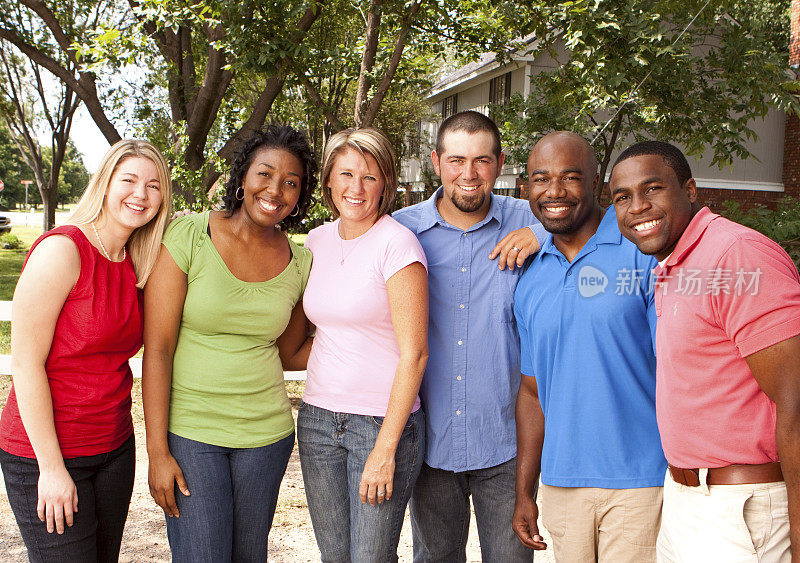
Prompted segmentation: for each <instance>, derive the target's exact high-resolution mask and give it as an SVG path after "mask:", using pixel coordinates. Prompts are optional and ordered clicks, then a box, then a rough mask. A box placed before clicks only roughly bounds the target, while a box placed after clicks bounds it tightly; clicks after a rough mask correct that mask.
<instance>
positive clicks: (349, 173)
mask: <svg viewBox="0 0 800 563" xmlns="http://www.w3.org/2000/svg"><path fill="white" fill-rule="evenodd" d="M339 175H340V176H347V177H348V178H351V177H352V176H353V174H352V173H351V172H347V171H344V172H339Z"/></svg>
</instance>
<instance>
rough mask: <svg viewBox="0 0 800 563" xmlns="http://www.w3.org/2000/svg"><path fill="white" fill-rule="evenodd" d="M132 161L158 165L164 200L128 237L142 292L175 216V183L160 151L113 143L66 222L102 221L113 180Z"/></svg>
mask: <svg viewBox="0 0 800 563" xmlns="http://www.w3.org/2000/svg"><path fill="white" fill-rule="evenodd" d="M132 157H142V158H146V159H148V160H150V161H151V162H152V163H153V164H155V166H156V170H157V171H158V181H159V183H160V184H161V185H160V188H161V198H162V199H161V207H160V208H159V210H158V213H157V214H156V216H155V217H154V218H153V219H151V220H150V221H148V222H147V223H146V224H145V225H142V226H141V227H139V228H137V229H135V230H134V231H133V232H132V233H131V236H130V237H128V243H127V247H128V252H129V253H130V255H131V260H132V261H133V269H134V271H135V272H136V287H138V288H142V287H144V284H145V283H147V278H149V277H150V273H151V272H152V271H153V266H154V265H155V263H156V258H157V257H158V253H159V250H160V248H161V237H162V236H163V234H164V231H165V230H166V228H167V224H168V223H169V218H170V216H171V215H172V180H171V179H170V173H169V167H168V166H167V161H166V160H164V156H163V155H162V154H161V151H159V150H158V149H157V148H156V147H155V146H153V145H152V144H151V143H148V142H147V141H142V140H139V139H122V140H121V141H117V142H116V143H114V145H113V146H112V147H111V148H110V149H108V152H107V153H106V154H105V156H104V157H103V160H101V161H100V165H99V166H98V168H97V171H96V172H95V173H94V174H93V175H92V179H91V180H89V184H88V185H87V186H86V191H85V192H83V195H82V196H81V199H80V201H78V205H77V206H76V207H75V209H74V210H73V212H72V215H70V217H69V219H67V223H69V224H71V225H89V224H91V223H93V222H95V221H97V220H98V219H102V218H103V203H104V202H105V198H106V192H107V191H108V185H109V184H110V183H111V177H112V176H113V175H114V171H115V170H116V169H117V167H118V166H119V165H120V163H121V162H122V161H123V160H125V159H127V158H132Z"/></svg>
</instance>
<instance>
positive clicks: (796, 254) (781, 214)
mask: <svg viewBox="0 0 800 563" xmlns="http://www.w3.org/2000/svg"><path fill="white" fill-rule="evenodd" d="M722 205H723V207H724V208H725V210H724V211H723V212H722V215H724V216H725V217H727V218H728V219H730V220H731V221H736V222H737V223H741V224H742V225H744V226H746V227H750V228H751V229H755V230H756V231H758V232H760V233H762V234H764V235H766V236H768V237H769V238H771V239H772V240H774V241H775V242H777V243H778V244H780V245H781V246H782V247H783V248H784V250H786V252H788V253H789V256H791V257H792V260H794V263H795V266H797V267H798V269H800V200H798V199H796V198H793V197H789V196H786V197H784V198H783V199H781V200H780V201H779V202H778V205H777V207H776V208H775V209H774V210H772V209H769V208H767V207H765V206H763V205H756V206H755V207H753V208H752V209H750V210H749V211H743V210H742V208H741V206H740V205H739V203H738V202H736V201H730V200H729V201H725V202H723V204H722Z"/></svg>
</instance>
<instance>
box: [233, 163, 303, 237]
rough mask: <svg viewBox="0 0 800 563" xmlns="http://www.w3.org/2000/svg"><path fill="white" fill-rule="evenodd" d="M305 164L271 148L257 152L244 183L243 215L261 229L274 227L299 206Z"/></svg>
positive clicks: (243, 180)
mask: <svg viewBox="0 0 800 563" xmlns="http://www.w3.org/2000/svg"><path fill="white" fill-rule="evenodd" d="M302 181H303V164H302V163H301V162H300V159H299V158H297V157H296V156H295V155H293V154H292V153H290V152H289V151H286V150H283V149H276V148H272V147H262V148H260V149H258V150H256V152H255V154H254V155H253V161H252V162H251V163H250V167H249V168H248V169H247V173H246V174H245V175H244V178H243V179H242V188H243V190H244V200H243V201H242V207H241V208H240V210H241V211H244V213H246V215H247V217H248V218H249V219H250V220H252V221H253V222H254V223H256V224H257V225H259V226H262V227H274V226H275V225H276V224H278V223H279V222H280V221H281V220H282V219H284V218H285V217H286V216H287V215H289V214H290V213H291V212H292V210H294V207H295V205H297V200H298V198H299V197H300V186H301V183H302Z"/></svg>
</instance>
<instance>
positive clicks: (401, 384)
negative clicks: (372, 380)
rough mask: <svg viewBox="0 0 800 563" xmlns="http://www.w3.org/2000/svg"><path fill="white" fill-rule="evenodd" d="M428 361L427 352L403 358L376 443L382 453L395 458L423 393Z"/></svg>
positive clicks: (399, 364) (396, 373) (399, 363)
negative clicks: (412, 410) (415, 404)
mask: <svg viewBox="0 0 800 563" xmlns="http://www.w3.org/2000/svg"><path fill="white" fill-rule="evenodd" d="M427 360H428V356H427V352H423V351H419V352H417V353H413V354H409V355H407V356H401V358H400V361H399V362H398V364H397V370H396V371H395V376H394V381H393V382H392V390H391V392H390V393H389V406H388V407H387V409H386V416H385V417H384V420H383V424H382V425H381V430H380V432H379V433H378V439H377V440H376V442H375V449H381V450H382V451H384V452H387V453H391V454H392V455H394V452H395V450H396V449H397V444H398V442H399V441H400V436H401V435H402V433H403V428H404V427H405V425H406V422H407V421H408V417H409V415H410V414H411V409H412V408H413V407H414V402H415V401H416V398H417V394H418V393H419V386H420V384H421V383H422V375H423V373H424V372H425V365H426V363H427Z"/></svg>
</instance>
